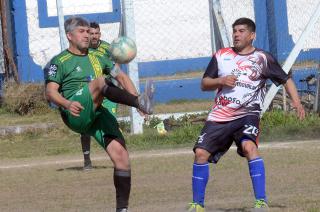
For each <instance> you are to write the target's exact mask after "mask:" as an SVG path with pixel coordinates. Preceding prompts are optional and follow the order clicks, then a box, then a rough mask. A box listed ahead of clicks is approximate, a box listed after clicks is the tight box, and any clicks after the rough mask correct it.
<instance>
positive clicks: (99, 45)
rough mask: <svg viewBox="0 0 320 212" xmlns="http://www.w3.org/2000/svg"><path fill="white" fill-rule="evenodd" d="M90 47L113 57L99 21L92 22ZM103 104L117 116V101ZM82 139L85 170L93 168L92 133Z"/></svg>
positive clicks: (110, 77) (108, 56) (82, 135)
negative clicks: (102, 36) (91, 155)
mask: <svg viewBox="0 0 320 212" xmlns="http://www.w3.org/2000/svg"><path fill="white" fill-rule="evenodd" d="M89 47H90V48H91V49H92V50H97V51H98V52H99V53H102V54H103V56H105V57H106V58H111V57H110V52H109V47H110V44H109V43H108V42H106V41H103V40H101V31H100V26H99V24H98V23H97V22H91V23H90V45H89ZM106 77H108V78H109V79H110V80H111V81H112V82H113V84H115V85H118V83H117V81H116V80H114V78H112V76H111V75H107V76H106ZM102 106H103V107H105V108H107V109H108V110H109V112H110V113H111V114H112V115H114V116H115V117H116V115H117V106H118V104H117V103H114V102H112V101H110V100H108V99H106V98H105V99H104V100H103V103H102ZM80 140H81V147H82V152H83V158H84V165H83V170H85V171H87V170H91V169H92V168H93V167H92V163H91V158H90V143H91V139H90V135H85V134H81V136H80Z"/></svg>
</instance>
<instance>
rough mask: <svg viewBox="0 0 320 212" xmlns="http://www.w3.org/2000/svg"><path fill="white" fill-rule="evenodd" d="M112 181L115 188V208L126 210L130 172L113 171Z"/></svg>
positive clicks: (129, 187)
mask: <svg viewBox="0 0 320 212" xmlns="http://www.w3.org/2000/svg"><path fill="white" fill-rule="evenodd" d="M113 181H114V186H115V188H116V200H117V205H116V207H117V208H127V207H128V204H129V196H130V189H131V170H119V169H114V175H113Z"/></svg>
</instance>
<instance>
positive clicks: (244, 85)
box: [203, 48, 289, 122]
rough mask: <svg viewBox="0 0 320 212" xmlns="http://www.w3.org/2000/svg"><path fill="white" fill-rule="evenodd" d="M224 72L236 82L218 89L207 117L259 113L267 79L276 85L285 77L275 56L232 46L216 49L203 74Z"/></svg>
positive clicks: (220, 119)
mask: <svg viewBox="0 0 320 212" xmlns="http://www.w3.org/2000/svg"><path fill="white" fill-rule="evenodd" d="M227 75H235V76H237V78H238V79H237V81H236V86H235V87H234V88H231V87H227V86H222V87H221V88H219V89H218V91H217V95H216V97H215V99H214V104H213V106H212V110H211V112H210V113H209V115H208V118H207V121H215V122H226V121H232V120H235V119H239V118H242V117H244V116H246V115H258V116H260V113H261V108H262V103H263V101H264V97H265V94H266V81H267V79H270V80H271V81H272V82H273V83H275V84H276V85H280V84H284V83H285V82H286V81H287V79H288V78H289V76H288V74H286V73H285V72H284V71H283V69H282V68H281V66H280V65H279V63H278V62H277V60H276V59H275V58H274V57H273V56H272V55H271V54H270V53H267V52H265V51H263V50H261V49H255V50H254V51H253V52H252V53H250V54H247V55H240V54H237V53H236V52H235V51H234V50H233V49H232V48H224V49H220V50H219V51H218V52H216V53H215V54H214V56H213V57H212V59H211V61H210V63H209V65H208V67H207V69H206V71H205V73H204V75H203V78H205V77H210V78H218V77H224V76H227Z"/></svg>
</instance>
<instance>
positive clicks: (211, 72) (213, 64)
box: [202, 55, 218, 78]
mask: <svg viewBox="0 0 320 212" xmlns="http://www.w3.org/2000/svg"><path fill="white" fill-rule="evenodd" d="M205 77H210V78H217V77H218V62H217V58H216V56H215V55H214V56H213V57H212V58H211V61H210V63H209V65H208V67H207V69H206V71H205V72H204V74H203V77H202V78H205Z"/></svg>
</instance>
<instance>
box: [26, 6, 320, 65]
mask: <svg viewBox="0 0 320 212" xmlns="http://www.w3.org/2000/svg"><path fill="white" fill-rule="evenodd" d="M47 1H48V14H49V16H55V15H56V8H55V2H56V0H47ZM319 1H320V0H287V2H288V13H289V14H288V18H289V33H290V34H292V38H293V40H294V41H297V39H298V38H299V36H300V34H301V32H302V30H303V28H304V26H305V25H306V24H307V21H308V19H309V18H310V16H311V14H312V12H313V9H314V8H315V7H316V5H317V3H319ZM63 4H64V12H65V14H68V15H72V14H85V13H95V12H110V11H112V4H111V0H95V1H87V0H68V1H66V0H65V1H63ZM26 6H27V19H28V31H29V37H28V39H29V48H30V54H31V56H32V57H33V59H34V61H35V63H37V64H39V65H41V66H44V65H45V64H46V63H47V62H48V60H49V59H50V58H52V57H53V56H54V55H56V54H58V53H59V52H60V44H59V33H58V28H39V21H38V5H37V0H26ZM221 7H222V14H223V16H224V18H225V23H226V26H227V30H228V32H229V36H230V38H231V24H232V23H233V22H234V20H235V19H237V18H239V17H243V16H246V17H249V18H252V19H254V10H253V0H241V1H239V0H221ZM134 13H135V21H136V22H135V23H136V25H135V29H136V43H137V46H138V56H137V59H138V62H140V61H154V60H166V59H170V60H172V59H181V58H194V57H206V56H210V55H211V44H210V24H209V8H208V0H135V1H134ZM101 29H102V39H104V40H107V41H109V42H111V41H112V40H113V38H115V37H117V35H118V32H119V24H118V23H117V24H101ZM319 29H320V20H319V21H318V23H317V26H316V27H315V30H314V32H313V33H312V36H311V37H310V38H309V39H308V42H307V43H306V44H305V46H306V48H320V36H319Z"/></svg>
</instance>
